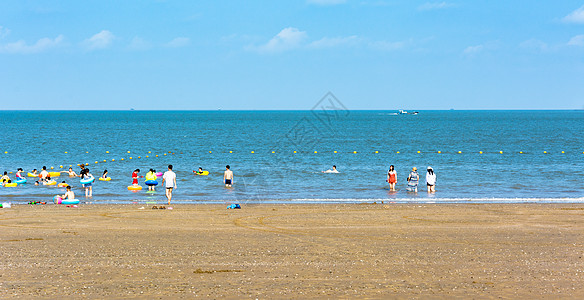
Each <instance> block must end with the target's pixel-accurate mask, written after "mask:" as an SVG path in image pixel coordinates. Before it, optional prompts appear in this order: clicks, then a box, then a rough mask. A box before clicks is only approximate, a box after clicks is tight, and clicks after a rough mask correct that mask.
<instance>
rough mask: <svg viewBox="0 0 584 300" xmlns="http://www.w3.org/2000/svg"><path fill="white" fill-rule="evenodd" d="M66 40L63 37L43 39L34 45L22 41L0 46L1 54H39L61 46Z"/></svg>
mask: <svg viewBox="0 0 584 300" xmlns="http://www.w3.org/2000/svg"><path fill="white" fill-rule="evenodd" d="M64 39H65V38H64V37H63V35H59V36H57V37H56V38H54V39H50V38H42V39H39V40H38V41H37V42H36V43H35V44H33V45H27V44H26V42H25V41H23V40H20V41H17V42H14V43H9V44H5V45H0V52H2V53H18V54H28V53H39V52H42V51H45V50H48V49H51V48H55V47H57V46H59V45H61V44H62V43H63V40H64Z"/></svg>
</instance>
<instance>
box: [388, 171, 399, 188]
mask: <svg viewBox="0 0 584 300" xmlns="http://www.w3.org/2000/svg"><path fill="white" fill-rule="evenodd" d="M387 182H388V183H389V190H390V191H395V184H396V183H397V172H396V171H395V168H394V166H393V165H391V166H389V170H388V171H387Z"/></svg>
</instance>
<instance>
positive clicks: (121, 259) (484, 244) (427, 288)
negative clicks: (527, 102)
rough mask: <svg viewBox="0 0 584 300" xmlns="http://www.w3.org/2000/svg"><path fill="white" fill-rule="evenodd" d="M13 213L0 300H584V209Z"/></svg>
mask: <svg viewBox="0 0 584 300" xmlns="http://www.w3.org/2000/svg"><path fill="white" fill-rule="evenodd" d="M140 207H142V206H141V205H81V206H80V207H79V208H67V207H65V206H57V205H45V206H26V205H15V206H13V207H12V208H9V209H0V274H1V275H0V298H10V297H24V298H31V297H33V296H35V297H38V296H45V297H50V298H67V297H69V298H77V297H79V296H83V295H85V296H87V297H90V298H110V297H118V298H120V297H122V298H123V297H130V298H131V297H136V296H137V297H140V296H143V297H147V298H159V297H162V298H186V297H189V298H192V297H193V296H199V297H203V298H223V297H227V298H254V299H255V298H260V299H266V298H267V299H271V298H388V297H395V298H453V297H458V298H465V299H467V298H499V297H503V298H528V297H529V298H558V297H561V298H580V299H582V298H584V286H583V284H584V259H583V256H584V247H583V244H584V205H580V204H456V205H454V204H453V205H449V204H448V205H444V204H439V205H418V204H408V205H400V204H391V205H387V204H385V205H383V204H361V205H360V204H351V205H335V204H328V205H304V204H298V205H246V206H244V207H243V209H241V210H226V209H225V206H224V205H221V206H219V205H174V210H152V209H150V207H151V206H147V207H146V209H143V210H140V209H139V208H140Z"/></svg>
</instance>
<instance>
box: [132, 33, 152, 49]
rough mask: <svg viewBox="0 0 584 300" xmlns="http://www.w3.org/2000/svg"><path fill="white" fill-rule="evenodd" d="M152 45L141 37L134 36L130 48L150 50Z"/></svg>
mask: <svg viewBox="0 0 584 300" xmlns="http://www.w3.org/2000/svg"><path fill="white" fill-rule="evenodd" d="M151 47H152V45H151V44H150V43H149V42H147V41H145V40H144V39H143V38H141V37H137V36H136V37H134V38H133V39H132V41H131V42H130V45H129V46H128V49H130V50H148V49H150V48H151Z"/></svg>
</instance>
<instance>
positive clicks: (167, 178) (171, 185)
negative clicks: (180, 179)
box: [162, 165, 176, 205]
mask: <svg viewBox="0 0 584 300" xmlns="http://www.w3.org/2000/svg"><path fill="white" fill-rule="evenodd" d="M165 182H166V198H167V199H168V205H170V200H171V199H172V190H173V189H176V174H175V173H174V172H173V171H172V165H168V171H166V172H164V175H162V184H163V185H164V183H165Z"/></svg>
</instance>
